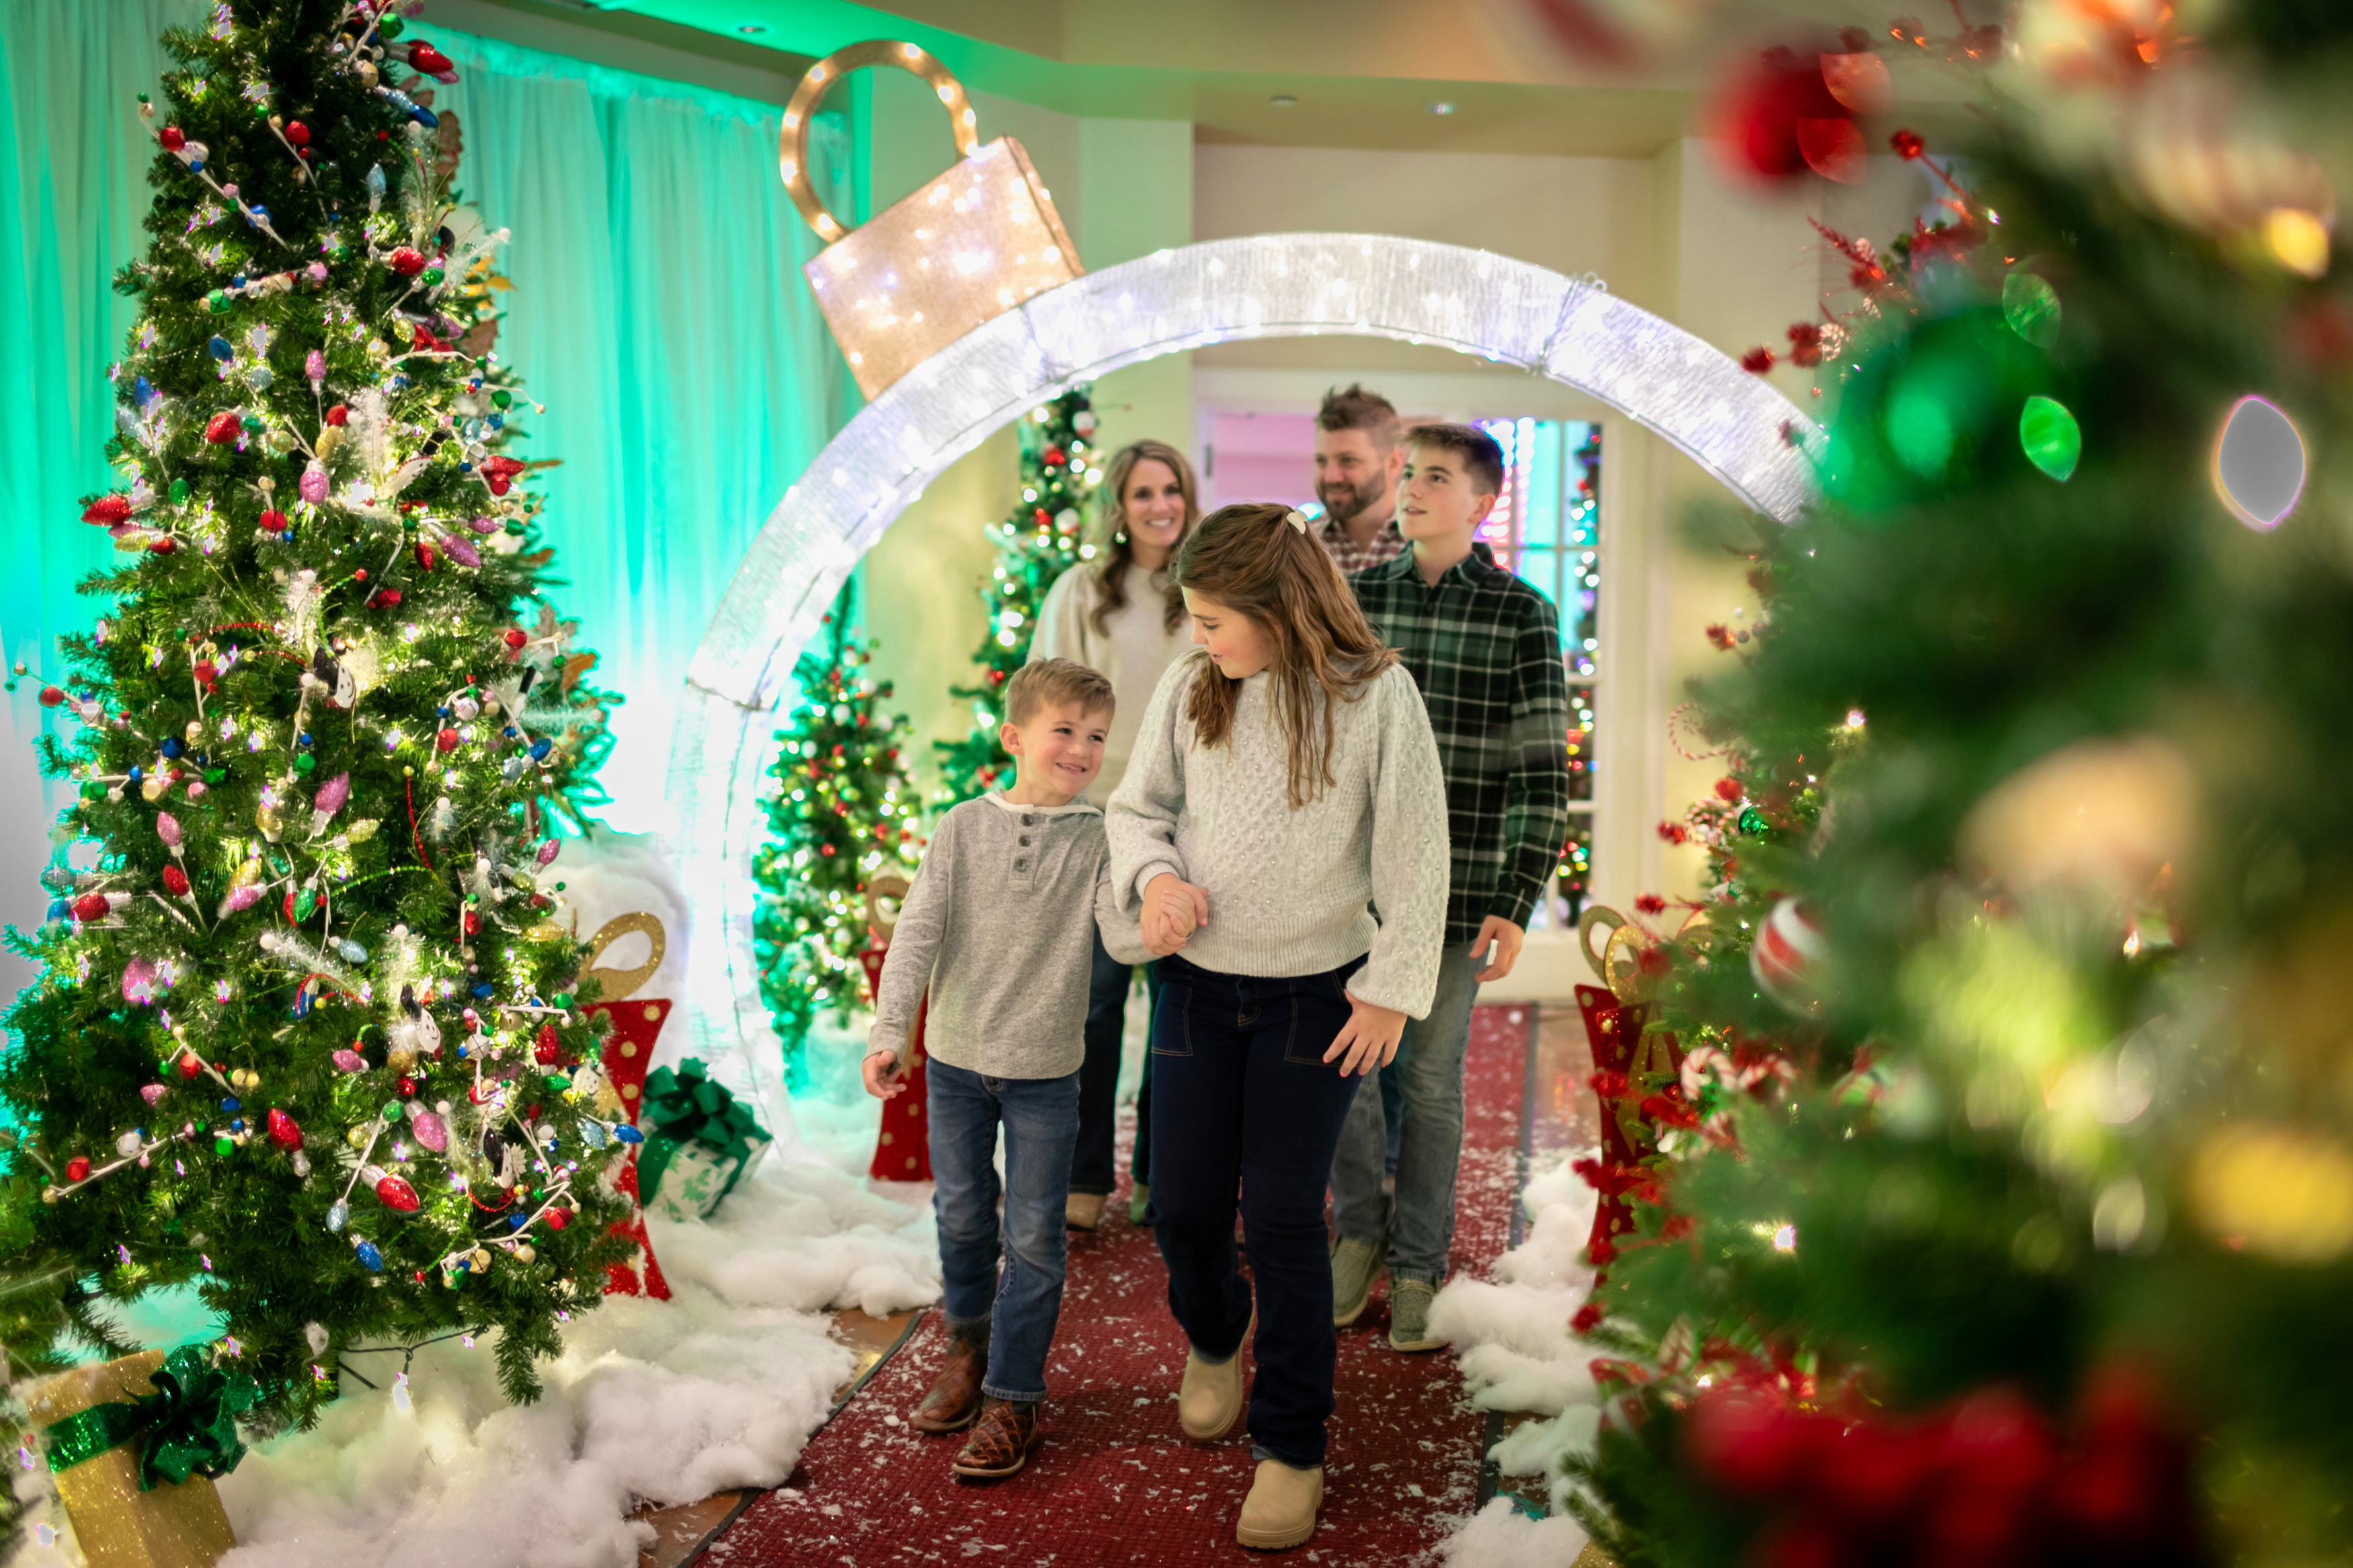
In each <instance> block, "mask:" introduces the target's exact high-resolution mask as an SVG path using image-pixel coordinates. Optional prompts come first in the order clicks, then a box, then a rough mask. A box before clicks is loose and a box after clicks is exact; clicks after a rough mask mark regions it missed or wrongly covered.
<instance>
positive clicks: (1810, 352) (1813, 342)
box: [1789, 321, 1822, 366]
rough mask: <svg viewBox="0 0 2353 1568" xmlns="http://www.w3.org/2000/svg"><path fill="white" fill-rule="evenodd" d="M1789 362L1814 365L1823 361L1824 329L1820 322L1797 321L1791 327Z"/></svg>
mask: <svg viewBox="0 0 2353 1568" xmlns="http://www.w3.org/2000/svg"><path fill="white" fill-rule="evenodd" d="M1789 363H1791V364H1799V365H1807V366H1813V365H1818V364H1820V363H1822V329H1821V326H1820V323H1819V322H1815V321H1797V322H1793V323H1791V325H1790V327H1789Z"/></svg>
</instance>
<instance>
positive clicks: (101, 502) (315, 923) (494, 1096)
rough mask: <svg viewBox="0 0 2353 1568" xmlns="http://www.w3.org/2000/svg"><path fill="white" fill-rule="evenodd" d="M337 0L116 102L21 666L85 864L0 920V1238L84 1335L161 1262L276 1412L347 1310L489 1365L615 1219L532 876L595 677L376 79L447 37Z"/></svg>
mask: <svg viewBox="0 0 2353 1568" xmlns="http://www.w3.org/2000/svg"><path fill="white" fill-rule="evenodd" d="M375 10H376V8H375V7H370V6H365V5H359V6H354V5H348V4H344V3H343V0H276V3H274V4H271V5H259V4H254V5H221V6H219V7H218V8H217V10H216V13H215V15H214V18H213V20H212V23H211V25H210V26H209V27H208V28H206V29H204V30H191V31H181V32H174V33H172V34H170V35H167V37H166V40H165V41H166V44H167V46H168V47H169V48H170V50H171V52H172V54H173V56H174V58H175V59H176V60H177V61H178V62H179V65H178V68H176V69H174V70H173V71H172V72H170V73H169V74H168V75H167V76H166V78H165V80H164V98H163V100H162V101H161V102H160V103H157V104H153V105H145V104H142V114H143V115H144V116H145V117H146V119H147V121H148V123H149V125H150V127H151V129H152V131H153V134H154V137H155V141H156V143H157V146H156V153H155V159H154V163H153V173H152V174H151V179H152V182H153V186H154V192H155V195H154V201H153V206H152V208H151V210H150V212H149V215H148V217H147V222H146V226H147V230H148V232H149V233H150V234H151V235H152V236H153V242H152V244H151V245H150V247H149V248H148V250H147V252H146V254H145V255H144V256H143V257H142V258H140V259H138V260H136V261H134V262H132V264H130V265H129V266H127V267H126V268H123V270H122V272H121V277H120V280H119V282H120V287H121V289H123V290H124V291H125V292H127V293H129V294H131V295H132V296H134V297H136V298H137V299H138V300H139V301H140V306H141V309H140V315H139V320H138V324H137V326H136V328H135V329H134V330H133V331H132V337H131V342H130V343H129V346H128V348H127V350H126V352H125V354H124V356H123V359H122V361H121V363H120V364H118V365H117V366H115V367H114V370H113V373H112V374H113V379H114V383H115V385H116V388H117V395H118V397H119V400H120V401H119V407H118V415H119V425H120V428H119V431H118V434H117V435H116V437H115V438H114V439H113V441H112V442H111V444H110V446H109V448H108V452H109V456H110V457H111V459H112V461H113V463H114V466H115V468H116V471H117V473H118V474H119V475H120V484H119V487H118V488H117V489H113V490H111V491H110V492H108V493H105V494H102V495H97V496H93V497H90V499H89V503H88V510H87V512H86V513H85V518H86V520H87V521H90V522H91V523H92V524H94V525H97V526H100V527H103V528H105V529H107V530H108V531H110V532H111V534H112V535H113V537H114V542H115V545H116V547H117V549H119V550H120V551H121V552H123V558H122V562H121V564H120V565H119V566H118V567H117V568H116V569H114V570H112V571H110V572H105V573H101V574H97V575H95V576H93V577H91V578H90V580H89V581H87V582H86V583H85V584H83V588H84V590H85V591H86V592H88V593H90V594H91V595H94V596H96V597H98V598H100V600H102V601H103V602H104V609H103V613H102V618H100V620H99V621H98V622H97V624H96V626H94V627H93V628H92V630H91V631H90V634H89V635H87V636H76V637H68V638H66V639H64V643H65V649H64V652H65V660H66V667H67V670H68V672H69V673H66V674H65V675H64V676H63V677H62V678H61V679H58V680H57V681H56V683H55V684H53V685H51V686H49V687H48V688H47V689H45V690H44V692H43V693H42V700H43V701H45V702H47V703H48V704H49V705H50V706H52V707H54V708H58V709H60V710H63V711H64V712H65V713H66V714H68V715H69V716H70V717H71V718H73V719H75V720H78V721H79V731H78V732H77V733H75V734H74V736H73V737H72V738H71V739H70V740H69V741H67V742H63V743H59V742H57V741H55V740H54V739H51V740H47V741H45V742H44V747H43V762H44V764H45V766H46V767H47V769H48V770H49V772H50V773H52V774H53V775H55V776H58V777H61V778H65V779H69V780H72V781H74V782H75V784H76V785H77V786H78V797H77V798H76V799H75V801H74V803H73V804H72V805H71V806H70V807H69V809H68V810H67V811H66V813H65V816H64V826H65V827H66V828H67V829H68V830H69V832H70V833H71V834H72V835H74V836H75V837H78V838H79V839H80V840H82V841H84V842H85V843H86V845H87V846H88V847H89V853H87V854H86V855H81V856H77V857H76V861H75V863H76V864H77V865H79V866H80V867H81V868H80V869H73V868H68V867H64V866H58V867H54V868H52V870H51V871H50V872H49V873H48V876H47V880H48V882H49V885H50V886H51V888H52V889H53V890H54V892H55V894H56V897H57V902H56V903H55V904H53V905H52V906H51V909H50V911H49V914H50V918H49V920H48V921H47V923H46V924H45V925H44V926H43V927H42V928H41V930H40V931H38V932H37V933H35V934H32V935H29V936H28V935H25V934H22V933H12V935H11V941H12V942H13V943H14V945H15V946H16V949H17V950H18V951H19V952H23V953H24V954H25V955H26V956H27V957H28V958H30V959H31V960H32V961H33V962H34V963H37V965H38V966H39V969H40V974H39V977H38V979H37V981H36V982H35V983H34V984H32V985H30V986H29V987H28V988H27V989H26V991H25V992H24V993H23V994H21V995H20V996H19V997H18V998H17V1000H16V1004H15V1005H14V1007H13V1008H12V1009H11V1010H10V1011H9V1013H8V1015H7V1018H6V1023H7V1026H8V1027H9V1029H10V1030H11V1031H12V1032H13V1033H14V1034H15V1036H16V1041H17V1042H18V1043H17V1047H16V1049H14V1050H13V1051H11V1052H10V1053H9V1054H8V1055H7V1056H6V1057H5V1058H4V1059H0V1099H5V1102H6V1104H7V1106H8V1108H9V1110H10V1113H11V1114H12V1115H13V1116H14V1117H15V1118H16V1119H17V1121H18V1122H19V1124H20V1126H21V1128H22V1131H21V1133H20V1134H17V1135H12V1140H11V1141H12V1142H14V1144H15V1148H14V1154H13V1158H12V1160H11V1163H10V1166H9V1169H8V1172H7V1174H6V1176H5V1187H0V1224H5V1243H6V1246H7V1248H8V1255H9V1259H10V1265H11V1267H12V1268H16V1269H21V1270H22V1271H24V1272H25V1273H26V1274H29V1275H32V1276H34V1277H38V1276H39V1273H40V1271H41V1270H42V1269H44V1268H48V1267H50V1266H51V1265H52V1264H56V1263H62V1265H63V1266H64V1274H63V1283H62V1284H61V1285H59V1286H55V1287H53V1288H52V1289H53V1292H54V1293H55V1294H58V1295H61V1296H62V1297H63V1305H64V1308H65V1310H66V1311H67V1313H68V1314H69V1318H70V1320H71V1321H72V1323H73V1326H74V1329H75V1331H76V1332H77V1333H78V1334H79V1336H81V1337H82V1338H84V1339H86V1340H88V1341H90V1342H92V1343H93V1344H95V1345H98V1346H100V1347H101V1348H105V1349H110V1350H119V1349H122V1348H125V1347H122V1346H121V1345H120V1344H118V1343H117V1342H116V1341H115V1338H114V1334H113V1331H112V1330H111V1328H110V1326H109V1321H108V1319H107V1317H106V1314H105V1310H104V1309H105V1305H106V1303H107V1302H108V1301H111V1300H115V1301H119V1300H126V1299H128V1298H131V1297H133V1296H136V1295H138V1294H139V1293H141V1292H143V1291H148V1290H152V1289H156V1288H158V1287H166V1286H185V1287H193V1289H195V1291H196V1292H197V1294H198V1295H199V1296H200V1298H201V1300H202V1301H203V1304H204V1305H205V1306H206V1307H207V1308H209V1309H211V1310H214V1311H216V1312H217V1313H219V1314H221V1315H222V1316H224V1317H225V1318H226V1320H227V1341H226V1342H225V1343H224V1347H223V1353H224V1354H226V1355H227V1356H228V1357H231V1358H233V1359H234V1364H235V1365H236V1367H237V1369H238V1370H239V1371H241V1372H242V1373H246V1374H249V1375H251V1376H253V1377H255V1378H256V1379H258V1380H259V1385H260V1394H261V1398H262V1405H261V1411H262V1413H263V1415H265V1416H269V1417H275V1418H278V1419H294V1420H307V1419H308V1418H310V1417H311V1415H314V1414H315V1412H316V1410H317V1409H318V1407H319V1406H320V1405H322V1403H323V1402H325V1401H327V1400H330V1399H332V1398H333V1397H334V1395H335V1392H336V1387H337V1383H338V1377H339V1372H338V1367H339V1362H338V1357H339V1356H340V1354H341V1353H342V1352H344V1351H346V1350H348V1349H350V1348H351V1347H353V1346H354V1345H355V1344H357V1343H359V1342H364V1341H370V1342H379V1343H382V1342H395V1343H413V1342H417V1341H419V1340H422V1339H424V1338H426V1337H428V1336H430V1335H433V1334H436V1333H439V1332H443V1331H451V1330H455V1329H459V1328H470V1329H476V1330H480V1329H486V1328H495V1329H496V1330H498V1331H500V1332H499V1335H498V1340H497V1354H498V1358H499V1365H500V1369H501V1375H502V1378H503V1381H504V1384H505V1387H506V1390H507V1392H508V1393H509V1394H510V1395H511V1396H512V1397H514V1398H517V1399H525V1398H529V1397H532V1396H533V1395H534V1394H536V1392H537V1389H538V1383H537V1379H536V1377H535V1375H534V1373H533V1361H534V1360H535V1358H537V1357H540V1356H543V1355H548V1354H552V1353H554V1352H555V1351H556V1350H557V1349H558V1348H559V1342H558V1336H557V1328H556V1324H557V1322H558V1321H559V1319H560V1318H561V1317H562V1316H563V1315H564V1314H565V1313H566V1312H568V1311H578V1310H584V1309H586V1308H589V1307H593V1306H594V1305H596V1302H597V1301H598V1300H599V1299H600V1296H601V1292H602V1289H603V1285H604V1282H605V1274H604V1266H605V1264H606V1262H607V1259H608V1258H610V1257H613V1256H615V1255H616V1254H617V1252H618V1250H619V1247H620V1244H618V1243H617V1242H614V1241H611V1240H609V1239H608V1238H607V1234H606V1232H607V1224H608V1223H609V1222H610V1221H611V1220H613V1219H615V1218H617V1217H618V1216H619V1215H620V1213H621V1208H620V1205H618V1203H617V1201H616V1200H615V1199H613V1198H612V1197H611V1196H610V1195H609V1194H607V1192H606V1191H605V1190H604V1189H603V1187H602V1185H601V1182H600V1178H601V1177H602V1176H603V1175H604V1173H605V1170H606V1166H607V1162H608V1160H609V1159H610V1157H611V1156H612V1154H613V1152H614V1144H615V1140H616V1137H617V1134H616V1133H615V1132H614V1131H613V1130H612V1128H611V1126H610V1125H609V1124H607V1122H604V1121H599V1120H597V1115H596V1110H595V1105H596V1097H597V1089H598V1088H599V1083H598V1077H597V1067H596V1061H597V1030H596V1027H594V1026H592V1025H591V1023H590V1021H589V1018H588V1017H587V1016H586V1015H584V1014H583V1013H582V1012H581V1011H580V1005H581V1004H583V1003H586V1002H588V1001H591V1000H593V983H584V982H583V981H582V980H581V978H580V975H581V967H582V963H583V957H584V950H583V948H582V947H581V945H580V944H579V943H578V942H576V941H575V939H574V938H573V936H572V935H571V934H570V933H569V932H568V931H566V930H565V929H564V928H563V927H562V926H561V925H559V924H557V923H556V917H557V912H558V911H557V909H556V899H555V895H556V893H557V892H558V890H559V889H561V888H562V886H563V884H562V883H561V882H560V881H557V880H555V878H556V877H557V876H559V875H560V874H561V873H560V871H558V870H557V869H555V868H554V864H553V862H554V861H555V859H556V857H557V850H558V845H559V840H558V839H557V838H556V837H554V830H555V826H556V824H555V821H554V818H555V817H556V816H559V815H560V816H570V817H574V818H575V820H576V809H575V807H576V803H577V802H578V801H580V800H581V799H582V798H583V792H584V791H588V790H591V789H592V788H593V785H592V775H593V773H594V771H595V769H596V764H597V763H598V761H599V759H600V758H601V756H602V754H603V752H604V751H605V749H606V747H607V743H608V742H607V735H606V726H605V706H606V704H607V702H608V701H609V700H611V699H609V698H608V697H607V696H606V695H605V694H603V693H599V692H597V691H596V690H594V689H590V688H588V687H586V686H585V685H583V684H581V677H582V676H583V675H584V674H585V673H586V669H587V668H588V667H589V665H590V664H591V663H593V656H592V655H589V654H586V653H585V652H579V651H575V648H574V646H573V637H574V630H575V628H574V626H573V625H572V623H570V622H567V621H564V620H562V619H560V618H559V617H558V616H557V615H556V613H555V611H554V608H553V607H552V606H551V605H549V604H548V602H547V601H546V599H545V598H544V596H543V592H542V585H543V581H544V579H545V574H546V572H547V568H548V563H549V556H550V552H549V551H548V550H547V549H545V548H543V546H542V544H541V530H540V525H539V523H538V521H537V519H536V514H537V510H538V506H537V502H536V500H534V499H533V497H532V496H531V495H530V493H529V492H528V491H526V490H523V489H519V488H517V487H516V484H515V480H516V479H517V476H518V475H519V474H520V473H521V471H522V469H523V468H524V467H525V465H524V464H523V463H522V461H520V460H519V459H517V458H513V457H512V456H509V455H507V448H508V447H509V445H510V444H511V443H512V440H513V438H514V437H515V436H516V435H517V431H516V429H515V427H514V426H513V424H512V417H513V416H515V415H516V414H517V413H518V412H519V411H520V409H521V408H522V406H523V400H522V399H521V398H520V396H519V395H518V393H517V392H516V390H515V383H514V382H513V380H512V377H511V376H509V375H508V374H506V372H505V371H504V369H503V368H502V367H501V366H500V365H499V364H498V363H497V362H496V360H495V358H494V356H493V355H492V354H491V353H490V351H489V347H488V345H489V343H490V342H491V337H492V335H493V333H494V331H495V325H494V321H493V320H492V317H491V289H490V283H491V274H490V270H489V268H490V256H491V246H492V245H493V243H494V242H496V241H497V240H499V239H501V238H503V235H502V234H501V235H488V234H485V233H484V232H483V231H482V229H481V226H480V223H479V221H478V220H470V218H469V216H468V215H466V214H465V213H464V212H463V211H462V210H460V209H456V208H455V207H454V206H453V201H452V196H451V194H450V192H449V189H448V165H447V163H446V161H445V160H444V159H443V158H442V157H441V155H440V154H441V153H442V145H441V143H440V142H439V141H438V140H437V136H436V131H437V122H436V120H435V117H434V115H433V112H432V110H431V109H430V108H429V107H427V104H426V102H423V101H420V99H422V98H424V97H425V96H426V95H427V94H428V93H429V90H430V88H429V83H428V80H427V79H429V78H435V77H439V78H442V79H451V78H450V76H449V69H450V68H449V65H448V61H447V60H446V59H445V58H442V57H441V56H440V55H439V54H438V52H437V51H435V50H434V49H432V48H431V47H429V46H427V45H424V44H420V43H403V42H401V41H400V40H399V34H400V29H401V24H400V20H399V18H398V17H397V16H393V15H391V14H390V7H388V6H386V7H383V8H382V11H383V15H382V16H381V19H380V20H379V19H372V18H373V17H374V16H375ZM608 1103H617V1102H608ZM628 1135H629V1136H632V1137H633V1136H634V1131H633V1130H632V1131H629V1134H628Z"/></svg>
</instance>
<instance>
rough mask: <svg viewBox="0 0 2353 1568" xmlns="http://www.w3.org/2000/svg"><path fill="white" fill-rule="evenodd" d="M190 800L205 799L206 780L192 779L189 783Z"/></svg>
mask: <svg viewBox="0 0 2353 1568" xmlns="http://www.w3.org/2000/svg"><path fill="white" fill-rule="evenodd" d="M188 798H189V799H190V800H202V799H204V798H205V781H204V780H202V779H190V780H189V781H188Z"/></svg>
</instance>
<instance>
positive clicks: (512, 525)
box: [507, 517, 522, 534]
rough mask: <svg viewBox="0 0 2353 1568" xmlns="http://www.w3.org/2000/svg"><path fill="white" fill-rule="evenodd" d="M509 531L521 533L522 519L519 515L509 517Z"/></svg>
mask: <svg viewBox="0 0 2353 1568" xmlns="http://www.w3.org/2000/svg"><path fill="white" fill-rule="evenodd" d="M507 531H508V532H509V533H515V534H520V533H521V532H522V519H521V518H519V517H511V518H509V519H507Z"/></svg>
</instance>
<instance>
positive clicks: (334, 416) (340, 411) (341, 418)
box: [327, 403, 352, 426]
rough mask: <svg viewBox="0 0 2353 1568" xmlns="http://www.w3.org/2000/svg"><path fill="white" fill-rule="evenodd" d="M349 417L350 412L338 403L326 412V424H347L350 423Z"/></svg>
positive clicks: (350, 415)
mask: <svg viewBox="0 0 2353 1568" xmlns="http://www.w3.org/2000/svg"><path fill="white" fill-rule="evenodd" d="M351 417H352V411H351V410H350V409H349V408H346V407H345V406H344V405H342V404H340V403H338V404H336V405H334V406H333V407H332V408H330V409H328V410H327V423H328V424H330V425H337V426H340V425H345V424H349V423H350V422H351Z"/></svg>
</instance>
